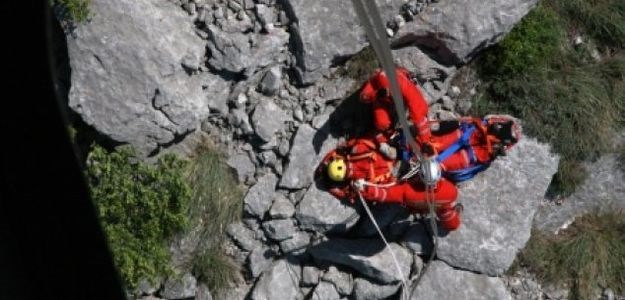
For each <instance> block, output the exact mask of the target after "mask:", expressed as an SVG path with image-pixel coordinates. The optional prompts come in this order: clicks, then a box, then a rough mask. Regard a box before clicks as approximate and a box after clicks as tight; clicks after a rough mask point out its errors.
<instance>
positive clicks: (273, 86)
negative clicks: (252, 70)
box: [258, 66, 282, 96]
mask: <svg viewBox="0 0 625 300" xmlns="http://www.w3.org/2000/svg"><path fill="white" fill-rule="evenodd" d="M281 80H282V70H281V69H280V67H279V66H273V67H271V68H270V69H269V70H268V71H267V72H265V75H263V79H261V81H260V84H259V85H258V88H259V89H260V91H261V92H262V93H263V94H264V95H265V96H274V95H276V94H277V93H278V91H279V90H280V85H281V84H282V82H281Z"/></svg>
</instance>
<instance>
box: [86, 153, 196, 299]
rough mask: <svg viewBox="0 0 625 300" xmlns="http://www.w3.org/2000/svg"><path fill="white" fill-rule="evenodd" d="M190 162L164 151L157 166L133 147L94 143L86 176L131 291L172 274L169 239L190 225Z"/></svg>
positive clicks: (114, 254)
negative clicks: (143, 159)
mask: <svg viewBox="0 0 625 300" xmlns="http://www.w3.org/2000/svg"><path fill="white" fill-rule="evenodd" d="M186 165H187V163H186V162H185V161H183V160H180V159H177V158H176V157H175V156H173V155H165V156H163V157H162V158H160V159H159V160H158V162H157V163H156V164H155V165H148V164H144V163H141V162H139V161H137V160H136V159H135V153H134V151H133V150H131V149H130V148H124V147H122V148H121V149H119V150H118V151H113V152H107V151H106V150H105V149H103V148H102V147H100V146H94V147H93V149H92V151H91V153H90V154H89V157H88V158H87V179H88V182H89V186H90V187H91V195H92V199H93V201H94V202H95V205H96V207H97V210H98V213H99V216H100V220H101V222H102V226H103V228H104V231H105V233H106V235H107V238H108V241H109V246H110V247H111V250H112V252H113V258H114V261H115V264H116V266H117V268H118V269H119V271H120V273H121V276H122V278H123V280H124V282H125V284H126V287H127V288H129V289H131V290H132V289H134V287H135V286H136V284H137V282H138V280H140V279H142V278H145V279H148V280H154V279H155V278H156V277H158V276H162V275H163V274H168V273H169V272H170V270H169V268H168V263H169V251H168V247H167V246H168V244H167V243H168V241H169V240H170V238H172V237H173V235H174V234H175V233H177V232H179V231H181V230H183V229H184V228H185V225H186V224H187V223H188V218H187V215H186V211H187V205H188V203H189V201H190V199H191V196H192V190H191V188H190V186H189V184H188V183H187V182H186V181H185V173H184V172H185V168H186Z"/></svg>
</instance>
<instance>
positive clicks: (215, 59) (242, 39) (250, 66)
mask: <svg viewBox="0 0 625 300" xmlns="http://www.w3.org/2000/svg"><path fill="white" fill-rule="evenodd" d="M207 30H208V33H209V37H208V39H209V43H208V49H210V51H211V54H212V55H211V57H210V58H209V59H208V63H209V64H210V65H211V66H212V67H213V68H215V69H217V70H220V71H221V70H224V71H229V72H234V73H245V74H246V75H248V76H249V75H251V74H253V73H254V72H256V70H258V69H260V68H262V67H266V66H269V65H271V64H274V63H276V62H282V61H284V60H285V59H286V52H287V51H288V49H287V44H288V41H289V34H288V33H287V32H286V31H285V30H284V29H282V28H275V29H273V30H271V31H270V32H269V33H267V34H262V35H251V34H245V33H241V32H225V31H222V30H221V29H220V28H219V27H217V26H214V25H209V26H207Z"/></svg>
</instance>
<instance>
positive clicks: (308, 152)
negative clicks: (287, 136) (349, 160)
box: [280, 124, 336, 189]
mask: <svg viewBox="0 0 625 300" xmlns="http://www.w3.org/2000/svg"><path fill="white" fill-rule="evenodd" d="M324 136H325V138H324ZM334 146H336V139H334V138H333V137H332V136H330V135H329V134H327V133H324V132H323V131H318V130H315V129H313V128H312V127H310V125H308V124H303V125H301V126H300V127H299V128H298V129H297V132H296V133H295V138H294V139H293V144H292V145H291V151H290V152H289V163H288V165H287V167H286V170H285V171H284V173H283V174H282V179H280V187H283V188H288V189H301V188H306V187H308V185H310V183H311V182H312V180H313V175H314V171H315V168H317V165H318V164H319V162H321V159H322V158H323V156H324V155H325V154H326V153H327V152H329V151H330V150H331V149H332V148H333V147H334Z"/></svg>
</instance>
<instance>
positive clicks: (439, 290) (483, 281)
mask: <svg viewBox="0 0 625 300" xmlns="http://www.w3.org/2000/svg"><path fill="white" fill-rule="evenodd" d="M411 299H415V300H416V299H420V300H421V299H424V300H430V299H431V300H451V299H467V300H470V299H475V300H478V299H480V300H481V299H493V300H495V299H496V300H505V299H509V300H511V299H512V297H511V296H510V293H509V292H508V290H507V289H506V287H505V285H504V283H503V281H502V280H501V279H500V278H497V277H488V276H486V275H479V274H475V273H471V272H467V271H461V270H456V269H454V268H452V267H450V266H448V265H447V264H445V263H444V262H441V261H438V260H437V261H433V262H432V265H431V266H430V268H429V269H428V271H427V273H425V275H423V279H422V280H421V283H419V285H418V286H417V288H416V289H415V291H414V293H413V294H412V297H411Z"/></svg>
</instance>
